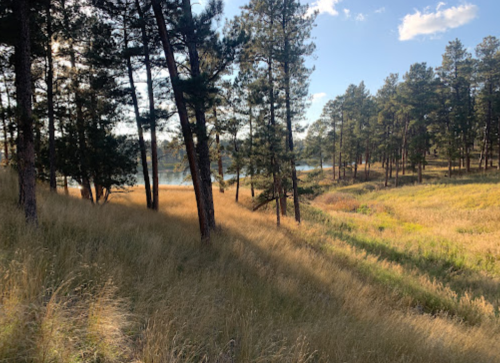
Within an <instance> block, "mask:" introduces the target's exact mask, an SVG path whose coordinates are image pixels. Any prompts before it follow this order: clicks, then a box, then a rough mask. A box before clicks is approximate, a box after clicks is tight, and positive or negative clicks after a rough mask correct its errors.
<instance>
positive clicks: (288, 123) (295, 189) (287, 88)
mask: <svg viewBox="0 0 500 363" xmlns="http://www.w3.org/2000/svg"><path fill="white" fill-rule="evenodd" d="M287 7H288V0H285V1H284V11H283V22H282V28H283V33H284V35H285V44H284V45H285V47H284V48H285V59H286V60H285V62H284V65H283V69H284V73H285V108H286V128H287V136H288V137H287V139H288V140H287V146H288V150H289V151H290V153H291V159H290V166H291V169H292V188H293V206H294V210H295V221H297V222H298V223H300V201H299V191H298V180H297V170H296V168H295V153H294V145H293V131H292V112H291V105H290V65H289V62H288V55H289V54H288V52H289V38H288V37H289V33H288V29H287V28H288V24H287ZM334 160H335V154H334ZM333 178H334V179H335V161H334V163H333ZM284 194H286V192H285V193H284ZM284 204H285V208H284V211H285V213H286V195H285V196H284Z"/></svg>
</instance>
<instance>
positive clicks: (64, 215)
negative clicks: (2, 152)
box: [0, 171, 500, 363]
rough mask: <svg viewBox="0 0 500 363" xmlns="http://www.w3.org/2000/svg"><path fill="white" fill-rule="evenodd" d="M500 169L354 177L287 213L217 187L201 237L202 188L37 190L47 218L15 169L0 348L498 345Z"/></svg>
mask: <svg viewBox="0 0 500 363" xmlns="http://www.w3.org/2000/svg"><path fill="white" fill-rule="evenodd" d="M499 180H500V179H499V177H498V175H494V176H490V177H484V178H481V177H475V178H473V179H471V180H466V179H459V180H457V181H456V182H454V183H453V185H447V186H446V187H445V186H443V185H442V184H431V185H426V186H417V187H410V186H408V187H403V188H400V189H397V190H388V191H375V192H367V190H370V189H378V188H379V185H372V186H371V187H370V186H369V185H368V184H366V185H364V187H363V186H362V185H353V186H340V187H337V188H335V189H332V190H331V191H330V192H329V193H330V194H329V195H324V196H320V197H318V198H316V199H315V200H314V201H312V202H311V205H308V206H304V210H303V214H304V217H305V219H306V221H305V222H304V223H303V224H302V225H301V226H297V225H295V223H293V221H292V220H291V219H290V220H288V219H286V220H285V221H284V223H283V227H282V228H281V229H279V230H276V227H275V222H274V216H273V215H272V213H271V211H270V212H269V213H265V212H264V213H260V212H255V213H252V212H251V211H250V210H249V208H248V207H249V205H250V203H251V201H250V197H249V193H248V191H247V190H245V189H244V190H243V196H242V198H241V199H242V203H241V204H235V203H234V201H233V197H234V195H233V194H232V192H231V191H230V193H226V194H223V195H220V194H219V193H215V194H214V196H215V199H216V200H215V206H216V217H217V220H218V222H219V224H220V226H221V230H220V232H219V233H218V234H217V235H216V236H215V238H214V240H213V245H212V247H211V248H202V247H200V243H199V233H198V225H197V222H196V208H195V201H194V196H193V192H192V190H191V189H190V188H164V189H162V190H161V196H160V200H161V205H162V210H161V212H160V213H157V214H156V213H154V212H151V211H147V210H146V209H145V208H144V207H143V204H144V200H143V199H144V197H143V194H142V192H141V191H140V190H137V189H136V190H133V191H132V192H130V193H125V194H114V195H113V196H112V199H111V204H109V205H106V206H104V207H92V206H90V205H87V204H86V203H85V202H82V201H80V200H78V199H75V198H68V197H65V196H59V195H51V194H50V193H48V192H47V191H45V190H40V192H39V208H40V226H39V228H38V229H37V230H33V229H29V228H26V227H25V224H24V220H23V214H22V212H21V211H19V210H18V209H17V207H16V203H15V202H16V193H15V185H16V182H15V179H14V177H13V176H12V174H10V173H9V172H8V171H5V172H4V171H2V172H1V173H0V183H1V188H0V203H1V208H0V236H1V240H0V361H5V362H10V361H25V362H130V361H132V362H144V363H146V362H148V363H149V362H151V363H153V362H220V363H223V362H436V363H437V362H440V363H441V362H498V361H500V347H499V345H498V339H499V337H500V329H499V327H500V325H499V322H498V318H497V316H498V301H499V293H498V290H499V289H498V285H499V274H500V271H499V268H498V261H497V259H498V256H499V253H500V251H499V249H500V247H499V242H498V241H499V238H498V237H499V234H500V233H499V231H500V228H499V227H498V226H497V225H496V224H497V222H498V220H499V219H500V208H499V207H500V202H499V201H500V188H499V187H498V181H499ZM324 184H325V183H324ZM40 189H43V188H40Z"/></svg>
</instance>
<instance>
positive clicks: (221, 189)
mask: <svg viewBox="0 0 500 363" xmlns="http://www.w3.org/2000/svg"><path fill="white" fill-rule="evenodd" d="M213 110H214V118H215V143H216V144H217V166H218V167H219V179H220V181H219V192H220V193H224V167H223V165H222V153H221V151H220V135H219V133H220V132H219V124H218V121H217V107H216V106H215V105H214V107H213ZM236 201H238V200H236Z"/></svg>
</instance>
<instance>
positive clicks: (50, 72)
mask: <svg viewBox="0 0 500 363" xmlns="http://www.w3.org/2000/svg"><path fill="white" fill-rule="evenodd" d="M50 10H51V0H47V8H46V12H47V41H48V42H47V62H48V65H47V68H48V69H47V112H48V117H49V165H50V190H52V191H54V192H55V191H57V182H56V140H55V125H54V122H55V120H54V90H53V84H54V65H53V60H52V15H51V13H50Z"/></svg>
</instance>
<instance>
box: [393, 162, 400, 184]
mask: <svg viewBox="0 0 500 363" xmlns="http://www.w3.org/2000/svg"><path fill="white" fill-rule="evenodd" d="M394 184H395V186H396V188H397V187H398V186H399V155H396V180H395V183H394Z"/></svg>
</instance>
